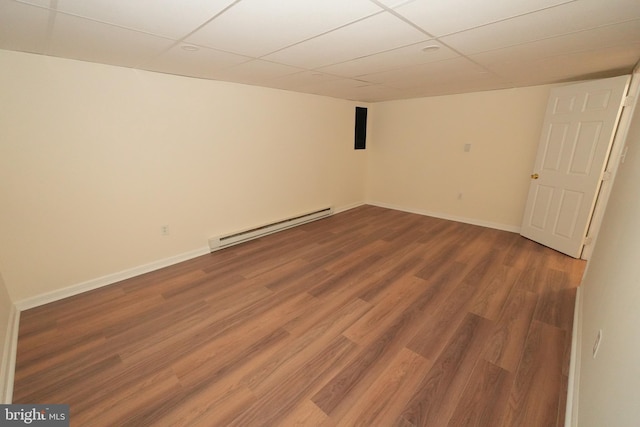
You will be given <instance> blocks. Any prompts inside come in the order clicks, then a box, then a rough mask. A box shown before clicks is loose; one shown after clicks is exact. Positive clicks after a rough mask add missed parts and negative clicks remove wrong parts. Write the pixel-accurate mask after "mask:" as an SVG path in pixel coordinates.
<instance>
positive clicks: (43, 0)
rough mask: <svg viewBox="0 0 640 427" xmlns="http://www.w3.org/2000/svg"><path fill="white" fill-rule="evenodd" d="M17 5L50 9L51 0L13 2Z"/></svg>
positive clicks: (20, 0) (18, 0)
mask: <svg viewBox="0 0 640 427" xmlns="http://www.w3.org/2000/svg"><path fill="white" fill-rule="evenodd" d="M15 1H16V2H19V3H26V4H34V5H36V6H41V7H47V8H48V7H51V0H15Z"/></svg>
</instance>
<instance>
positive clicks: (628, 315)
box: [577, 107, 640, 427]
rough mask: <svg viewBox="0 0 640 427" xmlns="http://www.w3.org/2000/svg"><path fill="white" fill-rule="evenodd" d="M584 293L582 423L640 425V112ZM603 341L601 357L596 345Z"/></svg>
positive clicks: (595, 426) (619, 426)
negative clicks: (597, 339) (600, 334)
mask: <svg viewBox="0 0 640 427" xmlns="http://www.w3.org/2000/svg"><path fill="white" fill-rule="evenodd" d="M627 144H628V151H627V155H626V158H625V161H624V163H622V164H620V167H619V169H618V173H617V175H616V179H615V182H614V184H613V188H612V192H611V197H610V199H609V203H608V206H607V210H606V212H605V216H604V220H603V223H602V227H601V229H600V234H599V236H598V241H597V243H596V247H595V249H594V252H593V255H592V257H591V260H590V261H589V265H588V268H587V272H586V274H585V277H584V280H583V283H582V285H581V289H582V290H581V293H582V294H583V297H582V298H583V305H582V336H581V339H580V341H581V343H582V345H581V350H580V354H581V358H580V376H579V378H580V383H579V389H578V424H577V425H579V426H580V427H601V426H615V427H636V426H638V425H640V405H639V404H638V403H639V402H640V332H639V328H640V108H638V107H636V110H635V113H634V117H633V119H632V123H631V128H630V129H629V133H628V136H627ZM598 329H602V331H603V338H602V341H601V344H600V348H599V350H598V354H597V357H596V358H595V359H594V358H593V357H592V346H593V343H594V340H595V337H596V335H597V331H598Z"/></svg>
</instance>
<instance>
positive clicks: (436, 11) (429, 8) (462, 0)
mask: <svg viewBox="0 0 640 427" xmlns="http://www.w3.org/2000/svg"><path fill="white" fill-rule="evenodd" d="M571 1H575V0H502V1H469V0H429V1H414V2H411V3H408V4H406V5H404V6H401V7H399V8H397V9H396V12H398V13H400V14H401V15H403V16H404V17H406V18H407V19H409V20H410V21H411V22H413V23H414V24H417V25H419V26H420V27H421V28H422V29H423V30H425V31H427V32H429V33H430V34H433V35H434V36H442V35H444V34H450V33H454V32H457V31H461V30H465V29H468V28H473V27H477V26H480V25H485V24H489V23H492V22H496V21H500V20H503V19H507V18H512V17H514V16H518V15H522V14H525V13H530V12H534V11H537V10H540V9H544V8H547V7H550V6H555V5H559V4H563V3H568V2H571Z"/></svg>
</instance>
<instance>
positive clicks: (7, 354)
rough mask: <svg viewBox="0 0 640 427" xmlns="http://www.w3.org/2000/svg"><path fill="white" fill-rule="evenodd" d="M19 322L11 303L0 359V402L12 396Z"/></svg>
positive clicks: (4, 401)
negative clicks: (0, 358) (0, 357)
mask: <svg viewBox="0 0 640 427" xmlns="http://www.w3.org/2000/svg"><path fill="white" fill-rule="evenodd" d="M19 324H20V312H19V311H18V309H17V308H16V306H15V304H13V303H12V304H11V307H10V309H9V322H8V324H7V332H6V335H5V340H4V345H3V351H2V360H0V403H3V404H9V403H11V401H12V398H13V379H14V374H15V369H16V353H17V350H18V327H19Z"/></svg>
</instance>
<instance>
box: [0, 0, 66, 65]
mask: <svg viewBox="0 0 640 427" xmlns="http://www.w3.org/2000/svg"><path fill="white" fill-rule="evenodd" d="M51 13H54V12H50V11H49V10H47V9H42V8H39V7H35V6H30V5H27V4H23V3H16V2H13V1H9V0H2V1H0V49H13V50H19V51H24V52H33V53H43V52H44V51H45V50H46V47H47V42H48V32H47V26H48V22H49V18H50V14H51Z"/></svg>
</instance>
